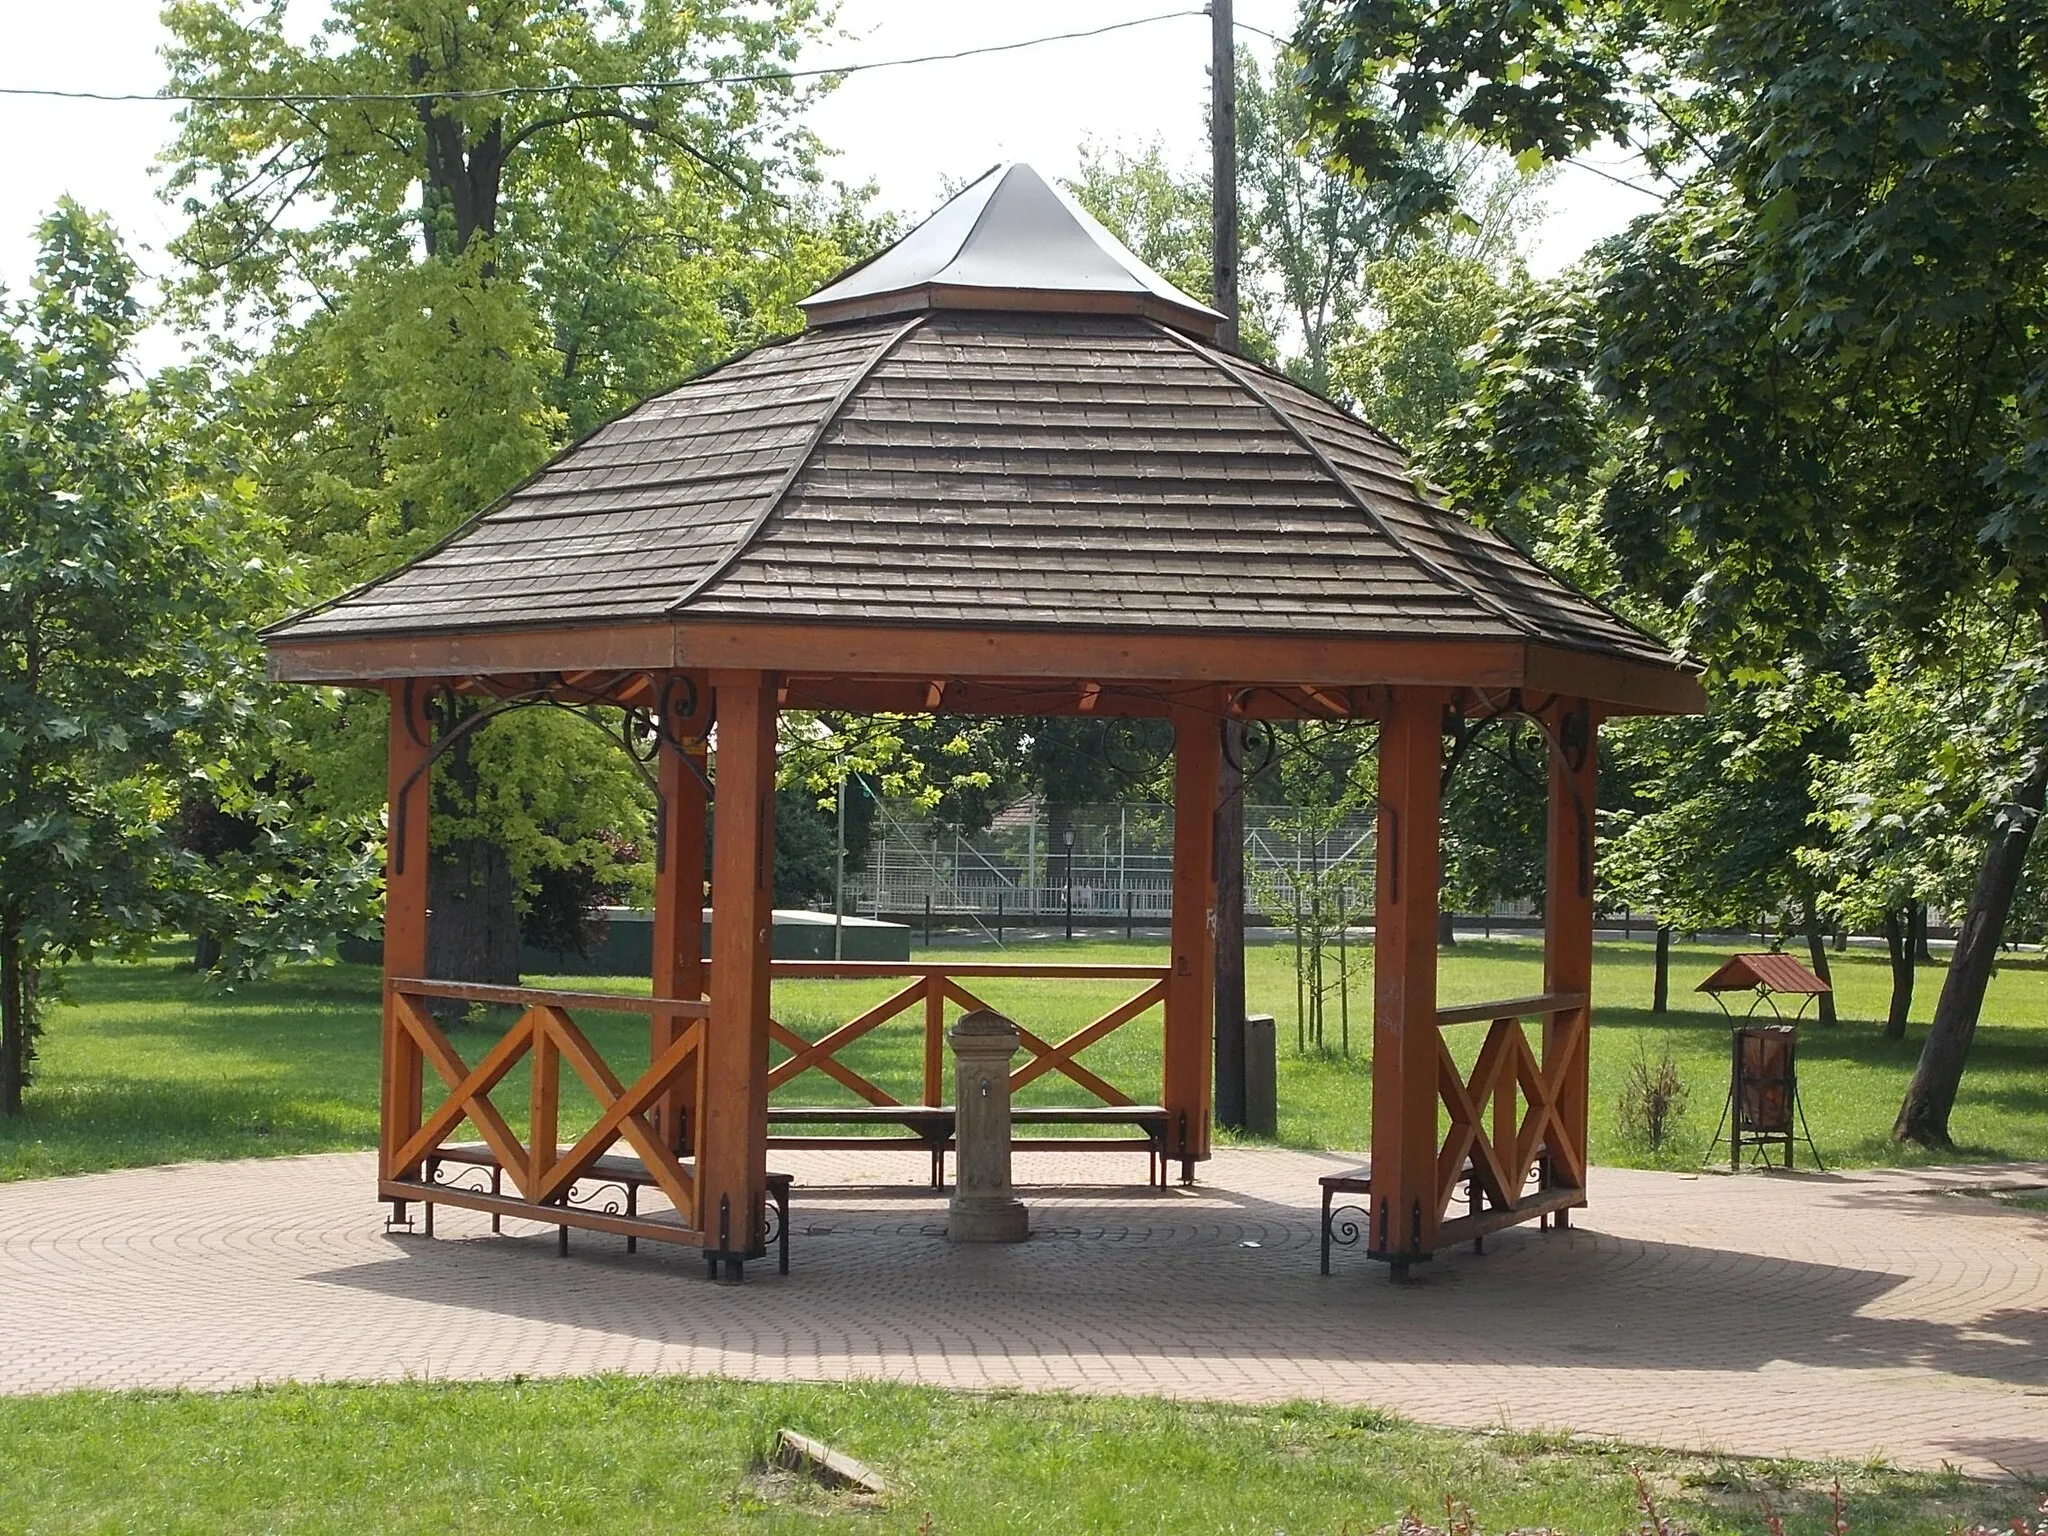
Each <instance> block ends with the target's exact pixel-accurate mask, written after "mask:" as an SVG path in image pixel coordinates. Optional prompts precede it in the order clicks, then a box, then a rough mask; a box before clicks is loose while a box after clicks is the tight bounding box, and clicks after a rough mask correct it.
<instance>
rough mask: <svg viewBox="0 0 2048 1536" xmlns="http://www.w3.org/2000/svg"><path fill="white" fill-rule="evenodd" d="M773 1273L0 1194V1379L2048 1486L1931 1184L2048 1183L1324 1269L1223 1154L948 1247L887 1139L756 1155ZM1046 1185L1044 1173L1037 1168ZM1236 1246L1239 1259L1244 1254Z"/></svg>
mask: <svg viewBox="0 0 2048 1536" xmlns="http://www.w3.org/2000/svg"><path fill="white" fill-rule="evenodd" d="M777 1160H778V1163H780V1164H785V1165H786V1166H787V1167H788V1168H789V1171H790V1172H792V1173H793V1174H795V1175H796V1179H797V1189H796V1194H795V1199H794V1209H793V1219H794V1221H793V1224H794V1238H793V1266H794V1267H793V1272H792V1273H791V1274H790V1275H789V1276H788V1277H787V1278H783V1277H779V1276H777V1275H775V1274H774V1273H773V1266H772V1265H767V1266H756V1267H755V1269H754V1270H753V1271H752V1272H750V1275H749V1278H748V1281H747V1283H746V1284H745V1285H744V1286H725V1285H715V1284H711V1283H709V1282H707V1281H706V1280H704V1279H703V1277H702V1276H703V1269H702V1263H701V1260H700V1259H699V1258H698V1257H697V1255H696V1254H695V1253H694V1252H690V1251H682V1250H670V1249H665V1248H662V1247H660V1246H659V1245H654V1244H643V1245H642V1247H641V1250H640V1252H639V1253H638V1254H637V1255H633V1256H628V1255H627V1254H626V1253H625V1252H624V1245H623V1242H622V1240H620V1239H616V1238H610V1237H605V1236H601V1235H599V1234H595V1233H580V1232H579V1233H577V1234H576V1235H575V1238H574V1242H573V1246H572V1251H571V1254H570V1257H569V1258H567V1259H558V1258H557V1257H556V1256H555V1251H554V1234H553V1229H552V1228H544V1227H539V1226H534V1225H531V1224H527V1223H520V1222H510V1221H508V1222H507V1223H506V1235H505V1236H502V1237H493V1236H491V1235H490V1230H489V1222H488V1219H487V1218H485V1217H482V1216H478V1215H474V1214H472V1213H469V1212H464V1211H459V1210H455V1209H452V1208H443V1210H442V1212H441V1215H440V1221H439V1224H438V1229H439V1232H440V1234H441V1235H440V1236H439V1237H438V1238H435V1239H433V1240H428V1239H426V1238H424V1237H418V1236H393V1235H387V1234H386V1233H385V1232H384V1230H383V1221H382V1216H383V1210H382V1207H381V1206H379V1205H377V1204H376V1203H375V1201H374V1200H373V1199H372V1198H371V1191H372V1189H373V1187H374V1165H373V1160H372V1159H371V1158H370V1157H369V1156H368V1155H365V1154H340V1155H334V1156H324V1157H303V1158H285V1159H277V1160H272V1161H253V1162H238V1163H215V1164H185V1165H179V1166H174V1167H167V1168H155V1169H142V1170H134V1171H129V1172H121V1173H108V1174H94V1175H90V1176H87V1177H83V1178H71V1179H50V1180H42V1181H34V1182H26V1183H17V1184H11V1185H0V1296H4V1297H6V1298H7V1300H6V1305H5V1306H4V1307H0V1392H7V1393H37V1392H50V1391H58V1390H64V1389H67V1388H73V1387H85V1386H93V1387H113V1388H120V1387H180V1386H188V1387H198V1388H205V1389H209V1390H210V1389H217V1388H223V1387H229V1386H234V1385H238V1384H247V1383H254V1382H275V1381H285V1380H297V1381H326V1380H347V1381H373V1380H397V1379H401V1378H407V1377H414V1378H418V1377H426V1378H431V1379H437V1380H442V1379H476V1378H496V1377H505V1376H511V1375H514V1374H525V1375H529V1376H547V1375H578V1374H583V1373H587V1372H593V1371H631V1372H646V1373H670V1372H691V1373H709V1372H719V1373H723V1374H727V1375H732V1376H742V1377H754V1378H760V1379H772V1380H827V1379H846V1378H855V1377H887V1378H892V1379H897V1380H905V1381H919V1382H925V1383H929V1384H932V1385H938V1386H946V1387H968V1388H976V1387H1024V1388H1068V1389H1073V1390H1081V1391H1089V1392H1131V1393H1140V1392H1142V1393H1161V1394H1164V1395H1167V1396H1173V1397H1182V1398H1197V1399H1217V1400H1229V1401H1235V1402H1248V1403H1259V1402H1280V1401H1285V1400H1288V1399H1291V1398H1299V1397H1314V1398H1320V1399H1324V1400H1327V1401H1331V1402H1338V1403H1345V1404H1358V1405H1372V1406H1376V1407H1380V1408H1385V1409H1389V1410H1392V1411H1394V1412H1397V1413H1401V1414H1405V1415H1408V1416H1410V1417H1412V1418H1415V1419H1419V1420H1422V1421H1424V1422H1427V1423H1435V1424H1445V1425H1453V1426H1464V1427H1473V1428H1486V1427H1493V1426H1498V1425H1502V1424H1508V1425H1513V1426H1516V1427H1520V1428H1532V1429H1533V1428H1543V1429H1550V1430H1555V1429H1570V1430H1573V1431H1577V1432H1579V1433H1581V1434H1587V1435H1599V1436H1612V1437H1617V1438H1623V1439H1627V1440H1632V1441H1637V1442H1647V1443H1652V1444H1660V1445H1667V1446H1671V1447H1674V1448H1679V1449H1688V1450H1708V1449H1711V1450H1719V1451H1725V1452H1730V1453H1737V1454H1755V1455H1795V1456H1809V1457H1815V1456H1846V1457H1857V1458H1861V1457H1865V1456H1871V1455H1881V1456H1884V1457H1887V1458H1889V1459H1890V1460H1891V1461H1893V1462H1895V1463H1898V1464H1900V1465H1903V1466H1910V1467H1924V1468H1935V1467H1939V1466H1940V1465H1942V1464H1943V1463H1950V1464H1953V1465H1956V1466H1959V1467H1962V1468H1964V1469H1965V1470H1968V1471H1971V1472H1978V1473H1987V1474H1995V1473H1998V1472H2000V1471H2016V1472H2024V1473H2031V1474H2033V1475H2036V1476H2040V1475H2048V1221H2044V1220H2043V1218H2042V1217H2041V1215H2040V1214H2039V1213H2036V1212H2029V1211H2024V1210H2018V1209H2013V1208H2009V1207H2004V1206H2001V1205H1998V1204H1996V1203H1994V1202H1992V1201H1988V1200H1981V1199H1971V1198H1966V1197H1963V1196H1959V1195H1956V1194H1954V1193H1950V1191H1953V1190H1956V1189H1959V1188H1966V1187H1967V1188H1983V1187H1988V1186H1992V1185H1996V1184H1998V1183H2000V1182H2005V1183H2013V1184H2024V1183H2042V1182H2048V1167H2010V1166H2008V1167H2002V1168H1995V1169H1935V1170H1917V1171H1908V1170H1884V1171H1875V1172H1866V1173H1853V1174H1846V1175H1835V1174H1831V1175H1821V1174H1798V1175H1773V1176H1765V1175H1760V1174H1754V1175H1746V1176H1744V1177H1741V1178H1727V1177H1720V1176H1711V1175H1709V1176H1699V1177H1687V1176H1683V1175H1675V1174H1666V1173H1646V1172H1634V1171H1627V1170H1614V1169H1596V1170H1595V1171H1594V1174H1593V1183H1592V1191H1591V1194H1592V1206H1591V1208H1590V1209H1589V1210H1587V1211H1584V1212H1581V1213H1579V1215H1578V1218H1577V1220H1576V1222H1575V1225H1574V1227H1573V1229H1572V1230H1571V1231H1570V1232H1566V1233H1542V1232H1537V1231H1533V1230H1528V1229H1517V1230H1515V1231H1511V1232H1507V1233H1502V1234H1498V1235H1497V1236H1495V1237H1493V1238H1490V1239H1488V1242H1487V1252H1486V1254H1485V1255H1484V1256H1483V1257H1481V1256H1475V1255H1473V1254H1471V1253H1470V1252H1468V1251H1459V1252H1454V1253H1446V1254H1443V1255H1440V1256H1439V1257H1438V1258H1437V1259H1436V1260H1435V1261H1434V1262H1432V1263H1429V1264H1426V1265H1422V1266H1419V1267H1418V1269H1417V1271H1416V1274H1417V1279H1416V1281H1415V1283H1413V1284H1411V1285H1408V1286H1405V1287H1396V1286H1393V1285H1390V1284H1389V1283H1388V1281H1387V1278H1386V1273H1385V1271H1384V1270H1383V1269H1382V1268H1381V1267H1380V1266H1378V1265H1376V1264H1372V1263H1370V1262H1368V1261H1367V1260H1365V1259H1364V1258H1362V1257H1361V1256H1360V1255H1359V1254H1358V1253H1357V1252H1355V1251H1350V1252H1347V1251H1344V1250H1339V1252H1338V1254H1337V1258H1336V1264H1335V1267H1336V1271H1337V1272H1336V1273H1335V1274H1333V1275H1331V1276H1330V1277H1328V1278H1324V1277H1323V1276H1321V1275H1319V1274H1318V1273H1317V1231H1316V1222H1317V1209H1316V1206H1317V1198H1318V1195H1317V1188H1316V1176H1317V1175H1318V1174H1319V1173H1321V1172H1323V1171H1325V1170H1326V1169H1328V1168H1331V1167H1337V1166H1345V1165H1346V1164H1347V1161H1348V1160H1347V1159H1344V1158H1340V1157H1336V1156H1316V1155H1312V1154H1306V1153H1295V1152H1279V1151H1262V1150H1245V1149H1226V1150H1224V1151H1222V1152H1220V1153H1219V1154H1218V1156H1217V1157H1216V1158H1215V1160H1214V1161H1212V1162H1210V1163H1208V1164H1206V1165H1204V1168H1203V1183H1202V1185H1201V1186H1200V1187H1199V1188H1197V1189H1195V1190H1192V1191H1186V1190H1181V1189H1177V1188H1176V1189H1171V1190H1167V1191H1164V1192H1161V1191H1157V1190H1146V1189H1142V1188H1135V1187H1130V1186H1128V1185H1122V1184H1120V1183H1119V1181H1121V1180H1125V1179H1128V1178H1130V1177H1131V1176H1132V1174H1133V1173H1134V1172H1135V1171H1136V1170H1135V1169H1133V1168H1132V1167H1131V1166H1129V1165H1130V1163H1131V1161H1132V1160H1131V1159H1130V1158H1128V1157H1126V1158H1122V1159H1117V1158H1113V1157H1103V1156H1096V1157H1090V1156H1085V1155H1076V1156H1040V1155H1025V1156H1022V1157H1020V1158H1019V1160H1018V1171H1019V1179H1020V1183H1021V1184H1022V1185H1024V1186H1025V1187H1024V1190H1023V1193H1024V1196H1025V1199H1026V1200H1027V1202H1028V1203H1029V1204H1030V1206H1031V1208H1032V1220H1033V1225H1034V1228H1035V1229H1036V1235H1035V1236H1034V1237H1033V1238H1032V1240H1031V1241H1030V1242H1028V1243H1025V1244H1023V1245H1021V1246H1018V1247H1005V1248H991V1249H956V1248H953V1247H951V1246H950V1245H948V1244H947V1243H946V1242H945V1241H944V1240H943V1238H942V1237H940V1236H938V1235H936V1234H937V1233H938V1231H939V1230H940V1229H941V1226H942V1223H943V1221H944V1200H943V1197H942V1196H939V1195H935V1194H934V1193H933V1192H932V1191H930V1190H928V1189H923V1188H918V1187H915V1186H914V1185H907V1184H904V1183H901V1182H898V1181H902V1180H908V1179H915V1178H917V1177H919V1175H920V1172H921V1166H920V1164H919V1162H918V1160H917V1159H915V1158H911V1157H908V1156H905V1155H903V1154H890V1153H873V1154H868V1153H814V1154H803V1155H798V1156H787V1157H784V1156H778V1159H777ZM1054 1181H1059V1182H1054ZM1247 1243H1255V1244H1257V1246H1256V1247H1247V1246H1245V1244H1247Z"/></svg>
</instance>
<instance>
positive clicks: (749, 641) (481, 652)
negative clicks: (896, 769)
mask: <svg viewBox="0 0 2048 1536" xmlns="http://www.w3.org/2000/svg"><path fill="white" fill-rule="evenodd" d="M265 644H266V646H267V647H268V649H269V652H270V675H271V676H272V677H273V678H274V679H275V680H277V681H279V682H293V683H312V684H325V685H329V686H356V687H375V686H378V685H380V684H383V683H387V682H392V681H397V680H401V679H405V678H424V677H453V676H474V675H489V674H493V673H534V672H594V671H660V670H666V669H671V668H676V669H696V668H708V667H719V668H735V667H736V668H758V669H761V670H765V671H771V672H804V673H815V672H818V671H820V670H821V669H829V670H831V671H832V672H834V673H836V674H840V675H846V676H869V677H874V676H887V677H909V678H920V679H933V678H947V677H954V678H972V677H1063V678H1088V679H1095V680H1101V681H1110V680H1125V679H1166V680H1173V681H1189V682H1197V681H1199V682H1215V683H1224V684H1231V685H1237V686H1251V685H1259V684H1269V685H1293V684H1312V685H1330V686H1338V687H1354V686H1361V685H1367V684H1391V685H1394V686H1415V687H1444V688H1461V687H1463V688H1483V689H1488V690H1494V689H1509V688H1521V689H1523V690H1525V691H1526V692H1541V693H1556V694H1562V695H1567V696H1573V697H1585V698H1590V699H1592V700H1594V701H1595V702H1596V703H1597V704H1599V705H1600V706H1601V707H1602V708H1603V709H1604V710H1605V711H1607V712H1608V713H1611V714H1691V713H1697V712H1699V711H1700V710H1701V709H1702V708H1703V707H1704V705H1705V695H1704V692H1703V691H1702V689H1701V687H1700V683H1699V679H1698V678H1697V677H1696V676H1694V675H1693V674H1692V673H1691V672H1689V671H1687V670H1685V669H1684V668H1683V667H1681V666H1680V665H1679V664H1678V663H1677V662H1676V661H1671V662H1654V661H1649V660H1645V659H1641V658H1635V657H1628V656H1621V655H1610V654H1604V653H1598V652H1589V651H1583V650H1578V649H1574V648H1571V647H1567V646H1562V645H1552V644H1537V643H1530V642H1526V641H1522V640H1518V639H1505V638H1503V639H1444V638H1437V637H1429V636H1407V637H1385V636H1363V635H1300V634H1296V635H1260V634H1243V633H1232V634H1215V633H1213V632H1202V631H1185V630H1171V631H1167V630H1115V629H1108V628H1103V629H1088V630H1075V629H1072V628H1054V627H1043V628H1039V627H1028V628H1027V627H1011V628H995V627H986V626H975V625H963V624H922V625H897V626H889V625H859V624H828V623H791V622H788V621H774V620H733V619H717V620H711V619H694V620H693V619H689V618H683V619H678V620H673V621H670V620H643V621H634V622H620V623H590V624H579V625H527V626H512V625H502V626H492V627H490V628H479V629H461V630H458V629H445V630H419V631H410V632H385V633H382V634H376V635H351V636H334V635H329V636H324V637H322V636H306V637H302V638H293V637H292V636H290V635H285V634H273V635H270V636H266V637H265Z"/></svg>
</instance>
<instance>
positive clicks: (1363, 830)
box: [847, 802, 1373, 924]
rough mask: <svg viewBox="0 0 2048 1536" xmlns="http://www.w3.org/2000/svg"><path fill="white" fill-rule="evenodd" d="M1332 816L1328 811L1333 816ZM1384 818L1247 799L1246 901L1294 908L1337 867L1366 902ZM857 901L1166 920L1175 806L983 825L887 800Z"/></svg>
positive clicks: (910, 908)
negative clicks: (1321, 815)
mask: <svg viewBox="0 0 2048 1536" xmlns="http://www.w3.org/2000/svg"><path fill="white" fill-rule="evenodd" d="M1326 820H1327V818H1326ZM1372 846H1373V826H1372V821H1371V818H1369V817H1366V816H1353V817H1346V818H1342V819H1339V820H1336V821H1334V822H1331V823H1330V824H1328V825H1324V826H1311V825H1309V824H1306V822H1305V819H1304V818H1303V817H1301V816H1299V815H1297V814H1296V813H1294V812H1292V811H1290V810H1288V809H1286V808H1285V807H1276V806H1247V807H1246V808H1245V868H1246V881H1245V885H1246V907H1247V910H1250V911H1260V910H1263V909H1264V908H1265V907H1268V906H1279V907H1282V908H1285V909H1289V910H1291V909H1292V906H1293V903H1294V900H1295V898H1296V897H1297V895H1298V896H1300V898H1301V899H1302V900H1303V901H1304V902H1306V901H1308V900H1309V899H1310V897H1311V894H1312V893H1313V892H1316V891H1319V890H1322V889H1323V888H1324V887H1325V886H1326V885H1327V884H1328V883H1329V882H1330V881H1331V880H1332V879H1333V878H1336V879H1341V880H1342V881H1343V882H1344V884H1345V886H1346V888H1347V889H1348V890H1349V891H1351V892H1352V893H1353V894H1352V897H1351V902H1352V905H1353V909H1354V910H1358V911H1364V910H1367V909H1368V908H1369V906H1370V903H1371V893H1372ZM847 897H848V906H849V907H850V908H851V910H853V911H856V912H871V913H876V914H887V913H897V914H904V913H919V912H923V911H926V910H927V905H926V904H927V902H929V909H928V910H930V911H931V912H932V914H933V915H934V916H947V917H975V918H982V919H988V918H996V917H1003V918H1012V917H1014V918H1017V919H1019V920H1032V919H1044V918H1058V917H1064V916H1065V914H1066V913H1067V912H1068V911H1069V910H1070V906H1071V910H1072V912H1073V914H1074V916H1075V918H1076V919H1077V920H1080V921H1091V922H1105V921H1114V920H1124V921H1131V922H1142V923H1152V924H1159V923H1164V922H1165V921H1166V920H1167V919H1168V918H1169V917H1170V916H1171V915H1172V912H1173V810H1172V807H1171V806H1165V805H1088V806H1076V807H1071V808H1068V809H1066V810H1064V811H1062V812H1058V813H1055V812H1054V811H1052V810H1050V809H1049V808H1048V807H1046V806H1044V805H1043V804H1040V803H1037V802H1027V803H1025V804H1023V805H1019V806H1015V807H1012V808H1011V809H1010V810H1008V811H1005V812H1004V813H1003V814H1002V815H1001V816H999V817H997V818H996V821H995V824H994V825H993V826H991V827H990V828H989V829H988V830H987V831H986V832H982V833H979V834H977V835H975V836H972V837H965V836H962V835H960V834H959V833H956V832H952V831H947V830H942V829H940V828H937V827H935V826H933V825H932V824H931V823H930V822H928V821H926V820H925V819H923V818H922V817H921V816H918V815H916V814H915V813H914V812H910V811H907V810H905V809H904V808H902V807H897V806H890V805H885V806H884V807H883V809H882V825H881V827H880V828H879V829H878V831H877V834H876V837H875V841H874V843H873V845H872V847H871V849H870V851H869V854H868V860H867V866H866V868H865V869H863V870H861V871H859V872H858V873H857V874H856V872H854V871H852V870H849V871H848V872H847Z"/></svg>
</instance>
